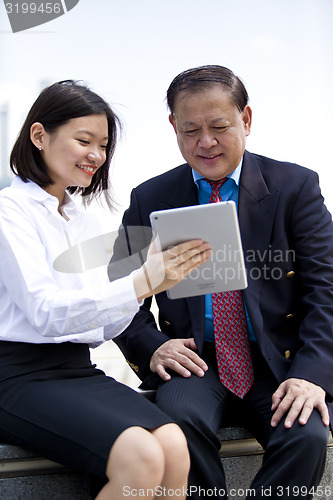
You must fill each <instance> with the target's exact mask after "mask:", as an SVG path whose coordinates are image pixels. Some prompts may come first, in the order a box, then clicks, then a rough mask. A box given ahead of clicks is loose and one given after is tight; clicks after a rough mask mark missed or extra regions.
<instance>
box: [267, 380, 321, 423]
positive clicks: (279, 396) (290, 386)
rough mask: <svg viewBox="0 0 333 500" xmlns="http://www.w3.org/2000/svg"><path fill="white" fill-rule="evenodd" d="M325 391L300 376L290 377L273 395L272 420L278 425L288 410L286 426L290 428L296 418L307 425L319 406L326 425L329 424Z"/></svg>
mask: <svg viewBox="0 0 333 500" xmlns="http://www.w3.org/2000/svg"><path fill="white" fill-rule="evenodd" d="M325 395H326V393H325V391H324V389H322V388H321V387H319V386H318V385H315V384H313V383H312V382H308V381H307V380H302V379H299V378H289V379H287V380H285V381H284V382H282V384H280V386H279V387H278V389H277V390H276V391H275V393H274V394H273V396H272V408H271V409H272V410H273V411H274V410H275V413H274V415H273V417H272V420H271V425H272V427H276V426H277V425H278V423H279V422H280V420H281V419H282V417H283V415H285V414H286V412H288V414H287V417H286V419H285V422H284V426H285V427H286V428H287V429H289V428H290V427H291V426H292V425H293V423H294V422H295V420H296V419H297V417H298V416H299V418H298V421H299V423H300V424H301V425H305V424H306V423H307V421H308V419H309V417H310V415H311V413H312V411H313V409H314V408H317V410H318V411H319V413H320V414H321V418H322V421H323V424H324V425H326V426H327V425H329V415H328V409H327V406H326V403H325Z"/></svg>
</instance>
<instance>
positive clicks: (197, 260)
mask: <svg viewBox="0 0 333 500" xmlns="http://www.w3.org/2000/svg"><path fill="white" fill-rule="evenodd" d="M211 254H212V251H211V249H210V246H209V244H208V243H203V241H202V240H191V241H187V242H185V243H180V244H179V245H176V246H174V247H172V248H169V249H168V250H165V251H164V252H159V251H158V250H157V248H156V245H155V242H154V241H152V243H151V244H150V247H149V250H148V256H147V260H146V262H145V263H144V264H143V266H142V267H141V268H140V269H139V270H138V271H137V273H136V274H135V275H134V278H133V280H134V289H135V293H136V296H137V298H138V301H141V300H143V299H145V298H147V297H150V296H151V295H155V294H156V293H160V292H163V291H164V290H168V289H169V288H172V287H173V286H175V285H176V284H177V283H179V282H180V281H181V280H182V279H184V278H185V277H186V276H187V275H188V274H189V273H190V272H191V271H193V269H195V268H197V267H198V266H200V265H201V264H203V263H204V262H207V260H208V259H209V258H210V256H211Z"/></svg>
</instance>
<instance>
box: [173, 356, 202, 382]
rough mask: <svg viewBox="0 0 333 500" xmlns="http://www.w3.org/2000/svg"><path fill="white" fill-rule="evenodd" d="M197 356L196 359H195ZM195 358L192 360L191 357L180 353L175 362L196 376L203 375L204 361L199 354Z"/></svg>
mask: <svg viewBox="0 0 333 500" xmlns="http://www.w3.org/2000/svg"><path fill="white" fill-rule="evenodd" d="M197 358H198V359H197ZM197 358H196V359H195V360H193V361H192V359H191V357H189V356H186V355H180V356H179V357H178V359H177V363H178V364H179V365H180V366H182V367H183V368H184V369H186V370H187V371H189V372H191V373H193V374H194V375H197V376H198V377H203V376H204V374H205V371H207V369H208V367H207V369H205V363H204V362H203V363H202V361H201V359H200V358H199V356H197Z"/></svg>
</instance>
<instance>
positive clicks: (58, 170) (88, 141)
mask: <svg viewBox="0 0 333 500" xmlns="http://www.w3.org/2000/svg"><path fill="white" fill-rule="evenodd" d="M107 143H108V122H107V118H106V115H105V114H99V115H97V114H96V115H88V116H82V117H80V118H73V119H72V120H70V121H68V122H67V123H66V124H65V125H61V126H60V127H59V128H57V129H56V130H55V131H54V132H52V133H50V134H49V133H47V132H46V131H45V130H44V132H43V134H42V144H41V146H42V150H41V155H42V157H43V159H44V162H45V165H46V168H47V171H48V174H49V176H50V177H51V179H52V180H53V182H54V184H52V185H50V186H47V187H46V188H45V190H46V191H47V192H49V193H50V194H52V195H54V196H57V197H58V198H59V200H60V201H62V199H63V196H64V191H65V189H66V188H67V187H69V186H78V187H82V188H86V187H88V186H89V185H90V183H91V180H92V178H93V176H94V174H95V173H96V172H97V170H98V169H99V168H100V167H101V166H102V165H103V163H104V162H105V160H106V147H107Z"/></svg>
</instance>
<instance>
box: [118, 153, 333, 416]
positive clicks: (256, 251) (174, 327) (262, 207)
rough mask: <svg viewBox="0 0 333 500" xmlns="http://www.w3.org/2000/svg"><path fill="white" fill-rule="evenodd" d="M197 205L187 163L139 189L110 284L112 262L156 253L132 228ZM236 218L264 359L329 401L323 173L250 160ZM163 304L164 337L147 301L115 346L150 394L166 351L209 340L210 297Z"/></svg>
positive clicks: (332, 385) (330, 266)
mask: <svg viewBox="0 0 333 500" xmlns="http://www.w3.org/2000/svg"><path fill="white" fill-rule="evenodd" d="M197 203H198V198H197V189H196V186H195V184H194V181H193V177H192V171H191V168H190V167H189V166H188V165H187V164H185V165H181V166H179V167H177V168H175V169H173V170H171V171H169V172H166V173H165V174H162V175H159V176H158V177H155V178H153V179H150V180H148V181H147V182H144V183H143V184H141V185H140V186H138V187H137V188H136V189H134V190H133V191H132V195H131V204H130V207H129V209H128V210H127V211H126V212H125V214H124V218H123V224H124V227H125V231H123V232H120V236H119V238H118V240H117V242H116V245H115V252H114V257H113V259H112V261H111V262H112V264H111V265H110V267H109V275H110V279H115V278H116V277H119V274H118V272H117V271H115V269H116V268H119V265H118V264H119V263H118V264H117V263H116V264H113V262H115V261H117V260H119V259H123V258H124V257H125V253H126V251H127V252H128V249H129V253H130V254H132V255H136V256H138V255H140V249H141V248H143V247H145V246H146V247H147V245H148V244H149V238H150V231H149V230H148V235H147V232H146V234H141V236H138V233H137V232H135V231H134V233H133V234H134V236H133V237H132V238H131V235H130V237H129V238H128V231H133V228H132V227H131V226H147V227H149V214H150V213H151V212H152V211H153V210H162V209H166V208H173V207H180V206H187V205H195V204H197ZM238 215H239V224H240V230H241V236H242V244H243V250H244V255H245V259H246V267H247V272H248V288H247V289H246V290H245V291H244V298H245V302H246V305H247V309H248V312H249V316H250V320H251V323H252V326H253V329H254V332H255V336H256V339H257V342H258V345H259V347H260V350H261V352H262V354H263V355H264V357H265V359H266V360H267V362H268V363H269V365H270V367H271V369H272V371H273V373H274V375H275V377H276V379H277V380H278V382H282V381H283V380H285V379H286V378H290V377H297V378H301V379H306V380H308V381H310V382H313V383H315V384H317V385H319V386H321V387H322V388H323V389H324V390H325V391H326V393H327V399H328V401H331V400H332V396H333V226H332V220H331V216H330V214H329V212H328V211H327V209H326V207H325V205H324V204H323V198H322V196H321V193H320V188H319V184H318V176H317V174H316V173H315V172H313V171H311V170H308V169H305V168H303V167H300V166H299V165H295V164H291V163H283V162H278V161H275V160H272V159H269V158H265V157H263V156H258V155H255V154H252V153H249V152H247V151H245V154H244V161H243V167H242V173H241V178H240V190H239V206H238ZM217 225H218V221H217ZM126 238H127V239H126ZM125 239H126V242H125ZM124 249H125V253H124ZM143 258H144V256H143ZM125 260H126V259H125ZM134 260H135V259H134ZM123 262H125V261H124V260H123ZM138 265H140V262H136V266H135V263H133V267H138ZM129 270H130V269H129V268H128V269H127V270H126V272H128V271H129ZM156 301H157V304H158V308H159V323H160V329H161V331H159V330H158V329H157V326H156V324H155V321H154V318H153V316H152V314H151V313H150V312H149V307H150V302H151V301H150V300H147V301H146V302H145V304H144V306H142V307H141V310H140V311H139V312H138V313H137V315H136V316H135V318H134V319H133V321H132V323H131V324H130V326H129V327H128V328H127V330H126V331H125V332H124V333H123V334H121V335H120V336H119V337H118V338H117V339H115V342H116V343H117V345H118V346H119V347H120V348H121V350H122V351H123V353H124V354H125V357H126V358H127V360H128V363H129V364H130V366H131V367H132V368H133V369H134V370H135V371H136V372H137V374H138V375H139V377H140V378H141V379H142V380H144V381H145V384H144V386H145V387H148V386H151V387H153V386H154V385H156V384H157V383H158V377H157V376H156V375H155V374H154V375H153V374H152V372H151V371H150V369H149V361H150V358H151V356H152V354H153V353H154V351H155V350H156V349H157V348H158V347H159V346H160V345H161V344H162V343H164V342H165V341H167V340H169V339H170V338H188V337H194V339H195V341H196V345H197V347H198V350H199V353H200V352H201V349H202V346H203V340H204V297H203V296H200V297H191V298H188V299H177V300H169V299H168V298H167V296H166V293H161V294H159V295H157V296H156ZM329 407H330V412H331V411H332V408H331V405H329ZM331 416H332V417H333V413H332V415H331ZM331 421H332V418H331Z"/></svg>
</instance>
